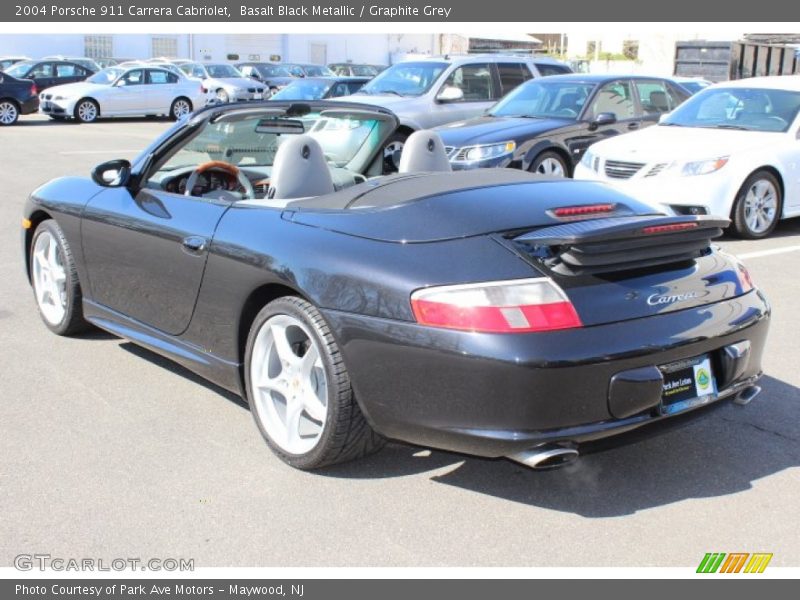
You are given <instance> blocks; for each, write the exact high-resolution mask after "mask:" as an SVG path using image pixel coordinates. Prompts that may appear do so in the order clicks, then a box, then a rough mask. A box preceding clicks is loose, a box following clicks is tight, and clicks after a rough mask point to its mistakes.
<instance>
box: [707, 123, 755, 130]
mask: <svg viewBox="0 0 800 600" xmlns="http://www.w3.org/2000/svg"><path fill="white" fill-rule="evenodd" d="M708 128H709V129H738V130H740V131H750V128H749V127H742V126H741V125H728V124H727V123H722V124H720V125H711V126H709V127H708Z"/></svg>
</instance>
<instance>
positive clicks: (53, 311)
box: [30, 219, 89, 335]
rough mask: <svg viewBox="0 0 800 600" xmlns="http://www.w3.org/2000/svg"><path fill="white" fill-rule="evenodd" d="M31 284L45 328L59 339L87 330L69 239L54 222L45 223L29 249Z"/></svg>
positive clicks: (41, 224)
mask: <svg viewBox="0 0 800 600" xmlns="http://www.w3.org/2000/svg"><path fill="white" fill-rule="evenodd" d="M30 269H31V283H32V285H33V295H34V297H35V298H36V306H37V307H38V309H39V315H41V317H42V320H43V321H44V324H45V325H46V326H47V327H48V329H50V331H52V332H53V333H56V334H58V335H71V334H73V333H78V332H79V331H82V330H84V329H87V328H88V326H89V324H88V323H87V322H86V321H85V320H84V318H83V305H82V299H83V297H82V294H81V286H80V283H79V282H78V274H77V271H76V270H75V262H74V260H73V259H72V252H71V250H70V247H69V244H68V243H67V239H66V238H65V237H64V233H63V232H62V231H61V228H60V227H59V226H58V224H57V223H56V222H55V221H53V220H50V219H48V220H46V221H42V222H41V223H40V224H39V226H38V227H37V228H36V233H34V235H33V241H32V242H31V249H30Z"/></svg>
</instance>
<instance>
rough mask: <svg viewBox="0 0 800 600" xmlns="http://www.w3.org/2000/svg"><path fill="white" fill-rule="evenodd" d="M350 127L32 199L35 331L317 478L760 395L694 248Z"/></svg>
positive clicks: (721, 268) (699, 245)
mask: <svg viewBox="0 0 800 600" xmlns="http://www.w3.org/2000/svg"><path fill="white" fill-rule="evenodd" d="M396 126H397V120H396V118H395V116H394V115H393V114H392V113H390V112H389V111H386V110H383V109H379V108H373V107H368V106H363V105H358V104H346V103H327V102H313V103H307V104H305V103H304V104H298V103H281V102H269V103H259V104H249V105H247V106H237V105H221V106H213V107H209V108H207V109H205V110H202V111H200V112H198V113H195V114H194V115H192V116H191V117H189V118H186V119H184V120H182V121H180V122H178V123H177V124H176V125H175V126H174V127H173V128H172V129H171V130H169V131H168V132H166V133H165V134H164V135H163V136H161V137H160V138H159V139H157V140H156V141H155V142H154V143H153V144H152V145H151V146H150V147H148V148H147V149H146V150H145V151H144V152H142V154H141V155H140V156H139V157H138V158H137V159H136V160H135V161H134V162H133V163H132V164H131V163H129V162H128V161H125V160H115V161H110V162H107V163H103V164H102V165H100V166H98V167H97V168H96V169H95V170H94V171H93V173H92V177H91V178H80V177H66V178H62V179H57V180H54V181H52V182H50V183H47V184H45V185H43V186H41V187H40V188H38V189H37V190H35V191H34V192H33V193H32V195H31V197H30V198H29V200H28V202H27V204H26V206H25V212H24V215H23V217H24V218H23V236H22V237H23V244H24V256H25V267H26V269H27V274H28V276H29V278H30V281H31V284H32V287H33V291H34V296H35V299H36V303H37V306H38V309H39V312H40V314H41V316H42V319H43V321H44V323H45V325H47V327H49V328H50V329H51V330H52V331H53V332H55V333H57V334H61V335H68V334H73V333H77V332H79V331H81V330H82V329H84V328H85V327H87V326H89V325H90V324H91V325H94V326H97V327H100V328H102V329H105V330H107V331H109V332H111V333H113V334H116V335H119V336H121V337H124V338H127V339H130V340H132V341H133V342H135V343H137V344H141V345H142V346H145V347H147V348H150V349H151V350H153V351H155V352H158V353H160V354H162V355H164V356H166V357H169V358H170V359H172V360H174V361H176V362H178V363H180V364H182V365H184V366H186V367H188V368H189V369H191V370H193V371H195V372H196V373H198V374H200V375H201V376H203V377H204V378H207V379H208V380H210V381H212V382H214V383H216V384H218V385H220V386H222V387H224V388H227V389H229V390H234V391H236V392H238V393H240V394H241V395H242V396H243V397H245V398H246V399H247V401H248V403H249V405H250V407H251V412H252V414H253V416H254V418H255V421H256V424H257V425H258V427H259V429H260V431H261V433H262V434H263V436H264V437H265V439H266V441H267V443H268V444H269V446H270V447H271V449H272V450H273V451H274V452H275V453H276V454H277V455H278V456H279V457H280V458H281V459H283V460H284V461H285V462H287V463H288V464H290V465H292V466H295V467H298V468H303V469H311V468H316V467H320V466H323V465H328V464H332V463H336V462H341V461H344V460H349V459H352V458H356V457H360V456H364V455H366V454H368V453H370V452H372V451H374V450H376V449H378V448H380V447H381V445H382V444H383V442H384V440H385V439H394V440H401V441H405V442H410V443H414V444H420V445H425V446H431V447H436V448H443V449H448V450H454V451H459V452H466V453H471V454H475V455H480V456H486V457H509V458H511V459H514V460H517V461H520V462H522V463H524V464H527V465H529V466H543V465H546V466H553V465H557V464H560V463H563V462H565V461H566V460H568V459H570V458H571V457H574V456H576V455H577V452H578V444H580V443H582V442H585V441H589V440H594V439H598V438H602V437H606V436H611V435H614V434H617V433H620V432H623V431H627V430H630V429H633V428H636V427H639V426H642V425H646V424H649V423H652V422H655V421H659V420H662V419H667V418H669V417H672V416H673V415H677V414H682V413H685V412H688V411H692V410H694V409H697V408H699V407H701V406H704V405H707V404H710V403H714V402H717V401H719V400H722V399H725V398H728V399H733V400H735V401H738V402H740V403H746V402H747V401H749V400H750V399H751V398H752V397H754V396H755V394H756V393H757V392H758V388H757V386H756V385H755V383H756V381H757V379H758V378H759V376H760V375H761V355H762V351H763V348H764V342H765V338H766V336H767V330H768V326H769V317H770V309H769V305H768V303H767V301H766V299H765V298H764V296H763V295H762V293H761V292H760V291H759V290H758V289H756V288H755V286H754V285H753V283H752V281H751V279H750V277H749V275H748V272H747V270H746V269H745V267H744V266H743V265H742V264H741V263H740V262H739V261H738V260H737V259H736V258H734V257H733V256H730V255H728V254H725V253H724V252H722V251H720V250H719V249H718V248H716V247H714V246H713V245H711V242H710V240H711V239H712V238H714V237H715V236H718V235H720V233H721V231H722V229H723V228H724V227H725V226H726V225H727V224H728V222H727V220H726V219H722V218H716V217H711V216H688V215H686V216H665V215H663V214H660V213H658V212H657V211H656V210H655V209H654V208H652V207H650V206H647V205H646V204H643V203H641V202H638V201H636V200H633V199H631V198H629V197H627V196H624V195H622V194H620V193H619V192H617V191H615V190H613V189H611V188H609V187H606V186H604V185H602V184H597V183H590V182H580V181H571V180H551V179H547V178H542V177H539V176H537V175H534V174H530V173H524V172H520V171H512V170H506V169H497V170H491V171H466V172H450V165H449V163H448V160H447V156H446V154H445V152H444V149H443V147H442V143H441V139H440V138H439V137H438V135H436V134H435V133H433V132H428V131H420V132H416V133H415V134H413V135H412V136H411V137H410V138H409V140H408V142H407V144H406V146H405V149H404V152H403V155H402V157H401V159H400V172H399V173H397V174H393V175H389V176H381V171H382V159H383V157H382V153H381V149H382V148H383V146H384V143H385V141H386V139H388V137H389V136H390V135H391V134H392V132H394V131H395V129H396Z"/></svg>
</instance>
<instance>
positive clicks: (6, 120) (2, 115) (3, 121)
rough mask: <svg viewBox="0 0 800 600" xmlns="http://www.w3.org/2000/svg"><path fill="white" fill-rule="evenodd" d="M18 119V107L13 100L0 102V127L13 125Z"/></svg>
mask: <svg viewBox="0 0 800 600" xmlns="http://www.w3.org/2000/svg"><path fill="white" fill-rule="evenodd" d="M17 119H19V106H17V103H16V102H14V101H13V100H0V126H6V125H13V124H14V123H16V122H17Z"/></svg>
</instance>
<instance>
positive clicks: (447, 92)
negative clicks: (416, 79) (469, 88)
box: [436, 85, 464, 103]
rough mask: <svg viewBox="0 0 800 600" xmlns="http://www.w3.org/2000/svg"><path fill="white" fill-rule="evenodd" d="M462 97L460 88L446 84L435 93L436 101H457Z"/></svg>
mask: <svg viewBox="0 0 800 600" xmlns="http://www.w3.org/2000/svg"><path fill="white" fill-rule="evenodd" d="M463 99H464V92H463V90H462V89H461V88H459V87H455V86H453V85H448V86H447V87H445V88H444V89H443V90H442V91H441V92H439V93H438V94H437V95H436V101H437V102H443V103H447V102H459V101H460V100H463Z"/></svg>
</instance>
